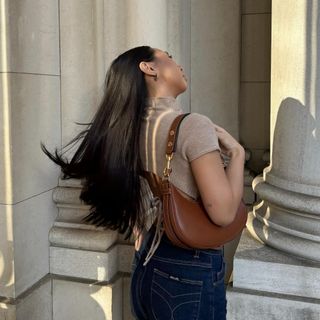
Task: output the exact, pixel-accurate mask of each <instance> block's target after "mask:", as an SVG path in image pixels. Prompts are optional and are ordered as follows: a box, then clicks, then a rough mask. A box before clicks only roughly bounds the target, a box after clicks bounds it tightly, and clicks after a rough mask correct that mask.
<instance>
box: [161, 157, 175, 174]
mask: <svg viewBox="0 0 320 320" xmlns="http://www.w3.org/2000/svg"><path fill="white" fill-rule="evenodd" d="M172 158H173V153H171V154H167V153H166V161H167V162H166V167H165V168H164V170H163V176H164V177H165V178H168V177H169V176H170V173H171V171H172V168H171V167H170V162H171V160H172Z"/></svg>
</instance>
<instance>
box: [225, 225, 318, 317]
mask: <svg viewBox="0 0 320 320" xmlns="http://www.w3.org/2000/svg"><path fill="white" fill-rule="evenodd" d="M319 277H320V264H319V263H318V262H312V261H309V260H307V259H303V258H297V257H294V256H293V255H290V254H286V253H283V252H282V251H279V250H276V249H273V248H271V247H269V246H267V245H265V244H264V243H262V242H259V241H257V240H256V239H254V238H253V237H252V236H251V235H250V234H249V232H248V230H247V229H245V230H244V231H243V234H242V237H241V240H240V243H239V246H238V248H237V252H236V254H235V257H234V268H233V284H232V286H228V288H227V300H228V320H233V319H239V320H242V319H246V320H250V319H258V318H259V319H261V320H264V319H268V320H269V319H281V320H286V319H288V320H289V319H290V320H301V319H308V320H313V319H314V320H319V314H320V299H319V297H320V284H319V282H318V281H317V279H319Z"/></svg>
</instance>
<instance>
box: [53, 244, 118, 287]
mask: <svg viewBox="0 0 320 320" xmlns="http://www.w3.org/2000/svg"><path fill="white" fill-rule="evenodd" d="M117 271H118V247H117V246H112V247H111V248H110V249H109V250H107V251H101V252H100V251H87V250H77V249H70V248H60V247H50V273H52V274H57V275H63V276H69V277H79V278H85V279H95V280H99V281H109V280H110V279H111V278H112V277H114V276H115V274H116V273H117Z"/></svg>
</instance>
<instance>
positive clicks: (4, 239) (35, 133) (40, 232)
mask: <svg viewBox="0 0 320 320" xmlns="http://www.w3.org/2000/svg"><path fill="white" fill-rule="evenodd" d="M35 12H36V14H35ZM58 17H59V15H58V1H41V0H38V1H37V0H34V1H10V0H2V1H0V71H1V77H0V301H1V302H0V319H10V320H13V319H18V320H22V319H35V320H40V319H42V320H51V319H52V303H51V281H50V277H48V273H49V250H48V247H49V241H48V232H49V229H50V228H51V226H52V224H53V221H54V219H55V217H56V214H57V210H56V207H55V206H54V204H53V203H52V199H51V197H52V189H53V188H54V187H55V186H56V184H57V175H58V174H59V172H58V170H57V168H55V166H54V165H53V164H52V163H51V162H50V161H48V159H47V158H46V156H45V155H44V154H43V153H42V151H41V148H40V141H41V140H42V141H44V142H45V143H46V145H47V146H48V148H51V147H52V146H54V145H59V144H60V140H61V132H60V106H59V98H60V75H59V73H60V70H59V22H58V20H59V18H58ZM49 119H50V121H49Z"/></svg>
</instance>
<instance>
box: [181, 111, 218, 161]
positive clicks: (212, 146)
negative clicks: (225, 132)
mask: <svg viewBox="0 0 320 320" xmlns="http://www.w3.org/2000/svg"><path fill="white" fill-rule="evenodd" d="M183 122H184V123H183ZM179 131H180V133H179V139H180V146H181V152H182V155H183V157H184V158H186V159H188V160H189V161H192V160H194V159H196V158H197V157H199V156H201V155H202V154H205V153H207V152H210V151H214V150H219V151H220V150H221V149H220V146H219V141H218V136H217V133H216V130H215V124H214V123H213V122H212V120H211V119H210V118H209V117H207V116H205V115H203V114H200V113H196V112H192V113H190V114H189V115H188V116H187V117H186V118H185V119H184V120H183V121H182V123H181V127H180V130H179Z"/></svg>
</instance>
